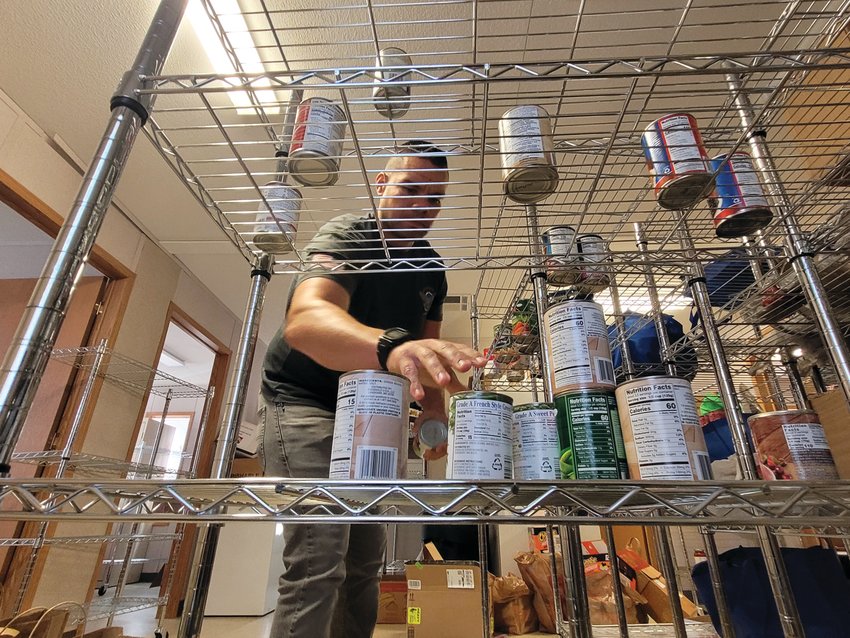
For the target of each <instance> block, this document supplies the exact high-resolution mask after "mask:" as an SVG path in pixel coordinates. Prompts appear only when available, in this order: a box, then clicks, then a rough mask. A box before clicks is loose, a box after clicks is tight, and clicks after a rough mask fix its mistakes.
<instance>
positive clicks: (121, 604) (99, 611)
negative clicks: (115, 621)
mask: <svg viewBox="0 0 850 638" xmlns="http://www.w3.org/2000/svg"><path fill="white" fill-rule="evenodd" d="M167 602H168V597H167V596H162V597H147V596H121V597H118V598H116V597H114V596H113V597H112V598H95V599H92V601H91V602H90V603H89V604H88V605H87V606H86V609H87V610H88V614H87V620H88V622H92V621H95V620H103V619H104V618H109V616H110V615H116V616H117V615H119V614H129V613H132V612H134V611H141V610H143V609H150V608H151V607H159V606H161V605H165V604H166V603H167Z"/></svg>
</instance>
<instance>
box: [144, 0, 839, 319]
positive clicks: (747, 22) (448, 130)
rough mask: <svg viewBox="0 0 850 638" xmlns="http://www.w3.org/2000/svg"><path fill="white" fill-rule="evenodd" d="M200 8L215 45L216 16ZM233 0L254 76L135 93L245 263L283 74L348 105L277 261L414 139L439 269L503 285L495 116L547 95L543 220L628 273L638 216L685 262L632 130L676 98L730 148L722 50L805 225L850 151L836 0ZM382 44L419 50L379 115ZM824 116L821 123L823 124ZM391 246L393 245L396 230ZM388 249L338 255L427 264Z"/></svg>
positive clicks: (694, 215)
mask: <svg viewBox="0 0 850 638" xmlns="http://www.w3.org/2000/svg"><path fill="white" fill-rule="evenodd" d="M520 5H521V6H520ZM207 6H208V10H209V12H210V14H211V15H212V16H213V18H214V20H215V21H216V22H217V24H218V28H219V32H220V33H222V34H224V35H223V37H224V39H225V40H226V41H227V40H228V38H227V37H226V34H227V31H226V29H225V26H224V25H225V24H228V21H227V17H228V16H225V15H220V14H217V13H216V12H215V8H214V7H215V5H214V4H210V3H209V2H208V3H207ZM580 7H582V9H581V11H579V8H580ZM242 9H243V11H242V13H243V17H244V18H245V21H246V24H247V26H248V30H249V34H250V36H251V39H252V41H253V43H254V45H255V47H256V48H257V50H258V51H259V52H260V55H261V58H262V60H263V64H264V67H265V69H266V71H265V72H264V73H242V74H239V73H236V74H233V75H230V74H228V75H218V76H216V75H183V76H178V75H172V76H160V77H155V78H154V77H151V78H147V79H146V86H147V88H146V91H148V92H152V93H156V94H158V98H157V99H158V101H157V108H156V110H155V112H154V114H153V117H152V121H151V126H150V127H149V130H148V134H149V136H150V137H151V139H152V140H153V141H154V143H155V145H156V146H157V147H158V148H159V149H160V151H161V152H162V153H163V155H164V156H165V157H166V158H167V159H168V160H169V162H170V163H171V164H172V166H173V167H174V168H175V170H177V172H178V174H180V175H181V176H182V178H183V179H184V181H185V182H186V183H187V185H188V186H189V187H190V189H192V190H193V192H195V193H196V195H198V196H199V199H201V201H202V202H203V203H205V205H206V207H207V209H208V210H209V211H210V212H211V214H212V215H213V218H214V220H215V221H216V223H218V224H219V225H220V226H221V227H222V228H223V230H224V231H225V232H226V233H227V235H228V237H230V239H231V240H232V241H233V242H234V243H235V244H236V245H237V246H238V248H239V249H240V251H241V252H242V253H243V254H244V255H245V256H246V258H248V259H251V258H252V257H253V255H254V253H255V252H256V247H255V246H254V245H253V244H252V238H253V227H254V218H255V215H256V214H257V211H258V209H259V208H265V207H267V206H268V201H267V200H266V199H265V198H264V197H263V195H262V191H261V190H260V188H259V187H260V186H261V185H262V184H264V183H266V182H268V181H270V180H272V179H274V178H275V177H276V176H277V175H278V173H277V171H278V168H277V160H276V159H275V152H276V151H277V150H278V147H279V139H278V137H279V134H280V131H281V129H282V122H283V110H284V109H285V105H286V103H287V102H288V99H289V89H291V88H301V89H304V90H305V91H306V93H305V95H306V96H322V97H328V98H331V99H334V100H336V101H337V102H340V103H343V104H344V106H345V107H346V110H347V112H348V114H349V115H350V117H349V118H348V120H349V121H348V129H347V133H346V136H345V140H344V144H343V151H342V153H341V157H340V158H339V159H340V167H341V170H340V172H339V182H338V184H337V185H336V186H333V187H328V188H315V187H309V188H308V187H304V188H301V189H300V190H301V192H302V195H303V201H302V210H301V213H300V219H299V222H298V231H297V235H296V236H295V237H294V238H293V239H294V240H295V246H296V252H295V253H291V254H289V255H278V257H277V264H276V269H277V270H278V271H279V272H300V271H303V270H305V269H310V268H311V265H310V263H309V262H308V260H307V257H306V254H305V252H304V247H305V245H306V242H307V241H308V240H309V238H311V237H312V236H313V234H314V233H315V232H316V230H317V229H318V228H319V227H320V226H321V225H322V224H323V223H324V222H326V221H327V220H328V219H330V218H332V217H334V216H336V215H338V214H340V213H343V212H355V213H364V214H365V213H369V212H372V211H373V208H372V206H373V204H372V197H373V196H374V183H375V176H376V175H377V173H378V172H379V171H380V170H381V168H382V167H383V164H384V162H385V161H386V159H387V157H388V156H389V155H390V154H391V153H393V151H394V149H395V147H396V146H397V144H398V143H399V142H401V141H403V140H407V139H411V138H416V139H419V138H426V139H430V140H431V141H433V142H435V143H437V144H439V145H440V146H441V147H442V148H444V149H445V150H446V151H447V152H448V153H449V154H450V156H449V161H450V166H451V169H450V171H449V179H448V185H447V187H448V193H447V196H446V198H445V199H444V201H443V212H442V214H441V216H440V218H439V219H438V221H437V222H436V224H435V226H434V227H433V229H432V230H431V233H430V235H429V237H430V239H431V242H432V244H433V246H434V247H435V249H437V251H438V252H440V253H441V254H442V255H443V257H444V265H445V266H446V267H448V268H473V267H482V266H483V267H491V268H494V269H499V270H493V271H492V275H490V274H489V273H488V279H489V280H490V281H487V282H484V283H485V285H484V286H483V288H484V289H485V290H491V289H492V290H496V289H498V290H502V291H504V290H511V291H512V290H514V289H515V288H516V282H517V277H519V276H521V272H511V269H521V268H526V267H528V266H529V265H530V264H532V263H533V259H532V258H531V257H530V251H529V249H528V245H527V236H528V224H527V217H526V215H525V210H524V207H522V206H518V205H514V204H509V203H506V202H505V199H504V197H503V194H502V174H501V170H500V160H501V152H500V149H499V132H498V120H499V118H500V117H501V116H502V114H503V113H504V112H505V111H507V110H508V109H509V108H511V107H513V106H515V105H520V104H536V105H539V106H542V107H544V108H545V109H546V110H547V111H548V112H549V114H550V119H551V124H552V127H553V129H554V141H555V148H556V151H557V163H558V169H559V173H560V181H559V184H558V189H557V192H555V193H554V194H552V195H551V196H549V198H547V199H546V200H545V201H543V202H542V203H541V204H539V206H538V208H539V211H540V221H541V227H542V228H545V227H546V226H547V225H551V224H555V223H568V224H570V225H573V226H575V227H576V228H577V230H578V232H579V233H594V234H600V235H602V236H603V238H604V239H605V240H606V241H607V242H608V245H609V248H610V250H611V254H612V259H613V264H612V266H613V267H615V268H616V269H618V270H622V271H623V272H624V273H628V272H630V270H633V268H634V263H635V260H636V257H637V253H636V252H635V251H634V250H633V248H631V246H632V244H633V242H632V241H631V238H630V237H629V232H628V230H629V228H628V224H629V223H630V222H633V221H642V222H644V224H645V226H646V230H647V233H648V234H649V236H650V237H651V239H652V240H653V242H654V249H653V257H652V260H653V265H654V266H656V267H659V268H663V267H665V266H667V267H671V266H672V265H673V264H675V263H680V264H684V263H686V262H687V261H688V259H687V257H686V256H685V255H684V254H683V253H682V251H681V250H680V249H679V248H678V246H677V245H676V241H675V229H676V227H677V223H676V222H675V221H674V217H673V216H672V215H671V214H670V213H669V212H668V211H663V210H659V209H658V207H657V205H656V204H655V200H654V196H653V194H652V190H651V188H650V183H649V176H648V174H647V171H646V168H645V165H644V160H643V154H642V151H641V147H640V133H641V132H642V130H643V129H644V128H645V127H646V126H647V125H648V124H649V123H650V122H652V121H653V120H654V119H656V118H657V117H659V116H662V115H664V114H666V113H669V112H676V111H682V110H685V111H688V112H690V113H692V114H694V116H695V117H696V118H697V120H698V122H699V124H700V127H701V130H702V133H703V137H704V139H705V141H706V144H707V146H708V147H709V149H710V151H711V153H714V152H721V151H729V150H731V149H732V148H743V146H744V145H743V142H744V134H743V133H744V132H743V131H742V130H741V127H740V125H739V122H738V119H737V115H736V113H735V112H734V111H733V110H732V109H731V108H730V95H729V91H728V88H727V86H726V82H725V80H724V77H723V74H724V73H725V72H727V71H728V70H729V69H728V68H727V66H726V65H731V68H732V69H733V70H735V71H736V72H740V73H741V74H742V75H743V76H744V78H745V83H746V90H747V92H748V95H749V97H750V99H751V100H752V102H753V103H754V105H755V108H756V110H757V112H758V113H759V114H760V115H761V117H760V124H761V125H763V126H764V127H765V129H766V130H767V134H768V139H769V141H770V144H771V148H772V150H773V153H774V155H775V157H776V161H777V165H778V168H779V171H780V173H781V175H782V179H783V182H784V185H785V187H786V189H787V191H788V192H789V195H790V197H791V200H792V202H793V205H794V209H795V211H796V213H797V215H798V216H799V217H800V219H801V221H802V224H803V227H804V229H805V230H807V231H814V230H815V229H817V228H818V227H819V226H820V225H821V224H822V223H823V222H825V221H826V220H827V219H829V218H830V217H831V216H832V215H834V214H835V211H836V207H837V206H838V205H839V204H840V202H842V201H844V198H843V191H841V189H840V188H838V187H834V186H831V185H830V183H829V180H825V179H824V178H825V177H826V176H827V174H828V173H829V172H830V170H831V169H833V168H834V167H836V166H838V165H839V164H840V163H841V161H842V158H843V157H845V156H846V152H847V142H846V140H847V136H846V135H845V132H846V130H847V127H848V126H850V110H848V106H849V105H850V98H849V97H848V94H847V93H848V91H847V88H846V83H844V81H843V80H844V75H843V74H845V73H846V72H847V69H848V67H850V57H848V49H847V48H846V46H847V45H848V44H850V42H844V41H843V40H841V36H840V33H841V28H842V27H843V26H844V21H845V20H846V17H847V7H846V2H838V1H811V2H805V3H796V2H775V1H763V2H755V3H753V2H735V1H731V0H725V1H717V0H704V1H701V2H676V1H673V0H665V1H663V2H658V1H652V2H650V1H648V0H637V1H635V2H631V3H629V5H628V8H627V9H623V8H622V4H621V3H612V2H602V3H593V4H592V7H588V6H585V5H584V3H582V4H580V3H578V2H557V3H555V2H546V1H543V0H535V2H533V3H532V2H525V1H522V2H518V3H516V2H515V3H507V2H496V1H493V2H485V1H465V2H461V1H457V2H455V1H435V2H415V3H410V2H387V3H377V2H367V3H352V4H347V3H340V2H311V3H309V5H307V4H305V6H301V5H300V4H299V5H298V6H297V8H296V7H293V6H290V5H287V6H286V7H285V8H284V7H283V3H279V2H271V0H246V1H245V2H243V3H242ZM836 33H838V34H839V37H838V38H837V39H836V38H833V37H832V36H833V35H835V34H836ZM842 45H844V48H842ZM386 46H401V47H402V48H404V49H405V50H406V51H407V52H408V53H409V54H410V55H411V58H412V62H413V64H412V66H411V67H409V68H408V67H405V69H404V71H405V74H404V75H402V76H401V77H400V79H398V80H397V81H396V83H407V84H410V85H411V86H412V94H413V98H412V100H411V107H410V110H409V112H408V113H407V114H406V115H405V116H404V117H403V118H401V119H397V120H387V119H384V118H382V117H381V116H380V115H379V114H378V113H377V111H376V109H375V108H374V106H375V101H374V99H373V98H372V96H371V88H372V84H373V74H374V72H375V70H376V68H375V67H374V66H373V65H374V57H375V53H376V51H377V50H378V49H380V48H383V47H386ZM229 48H230V50H231V52H232V54H233V55H235V56H236V57H237V58H238V54H239V51H238V50H233V47H232V45H231V46H229ZM243 90H247V91H249V92H250V93H251V94H252V95H253V99H254V102H255V103H256V106H254V107H253V108H252V109H249V111H251V112H252V114H251V115H243V114H240V112H239V110H238V109H237V107H236V106H234V105H233V104H232V103H231V102H230V101H229V99H228V95H227V94H228V93H232V92H235V91H243ZM261 97H263V98H264V99H266V101H265V102H263V101H262V100H261V99H260V98H261ZM824 116H827V117H828V118H829V121H830V123H831V124H832V125H833V126H832V129H831V132H829V131H825V130H821V129H823V127H822V126H819V125H818V124H819V123H822V122H823V119H822V118H823V117H824ZM357 149H359V154H358V152H357ZM358 155H359V157H358ZM360 159H362V165H361V163H360V161H359V160H360ZM370 189H372V195H371V196H370ZM687 219H688V223H689V225H690V231H691V234H692V236H693V237H694V239H695V240H696V243H697V250H698V255H699V258H700V259H701V260H704V261H709V260H711V259H713V258H715V257H717V256H718V255H720V254H722V253H724V252H726V251H727V250H728V249H729V248H730V247H733V246H735V245H736V242H734V241H732V242H729V241H721V240H718V239H717V238H716V236H715V234H714V229H713V225H712V224H711V221H710V213H709V211H708V209H707V207H706V206H705V205H704V203H700V204H698V205H697V206H695V207H694V209H693V210H690V211H688V212H687ZM780 226H781V224H780V223H779V221H778V216H777V217H775V218H774V222H773V223H772V224H771V226H770V227H768V228H767V229H766V230H765V237H766V239H768V240H771V241H772V240H773V239H774V238H776V237H778V236H781V235H782V230H781V228H780ZM387 242H388V244H389V246H390V247H392V246H393V237H392V234H391V232H388V237H387ZM390 252H391V253H392V259H390V260H387V261H377V262H376V261H366V260H358V259H357V257H352V258H351V259H349V260H348V263H346V264H345V265H344V266H343V267H341V268H343V269H369V270H387V269H389V270H392V269H396V268H404V267H410V266H413V267H420V268H435V267H438V265H435V264H433V263H428V262H422V261H417V258H415V257H409V256H408V257H405V256H404V255H403V254H400V253H401V251H393V250H391V251H390ZM506 269H507V270H506ZM485 296H486V295H485ZM480 302H483V305H485V306H486V305H488V304H489V302H488V301H487V300H486V299H480ZM492 305H499V304H498V302H496V301H493V302H492ZM501 308H502V309H504V308H505V305H501Z"/></svg>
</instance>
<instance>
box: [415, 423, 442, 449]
mask: <svg viewBox="0 0 850 638" xmlns="http://www.w3.org/2000/svg"><path fill="white" fill-rule="evenodd" d="M448 437H449V428H448V426H447V425H446V424H445V423H443V422H442V421H438V420H437V419H427V420H425V421H423V422H422V425H420V426H419V437H418V438H417V439H414V441H413V451H414V453H415V454H416V456H418V457H420V458H421V457H423V456H425V452H427V451H428V450H433V449H434V448H435V447H437V446H438V445H440V444H441V443H445V442H446V440H447V439H448Z"/></svg>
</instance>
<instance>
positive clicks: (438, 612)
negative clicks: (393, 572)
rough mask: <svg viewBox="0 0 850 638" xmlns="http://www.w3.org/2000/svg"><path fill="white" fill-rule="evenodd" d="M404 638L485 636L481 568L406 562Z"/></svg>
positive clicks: (464, 564)
mask: <svg viewBox="0 0 850 638" xmlns="http://www.w3.org/2000/svg"><path fill="white" fill-rule="evenodd" d="M405 575H406V576H407V638H478V637H479V636H483V635H484V619H483V617H482V613H481V567H480V565H479V564H478V563H474V562H471V561H449V562H444V563H420V562H414V563H408V564H407V565H405Z"/></svg>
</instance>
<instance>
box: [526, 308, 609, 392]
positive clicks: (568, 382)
mask: <svg viewBox="0 0 850 638" xmlns="http://www.w3.org/2000/svg"><path fill="white" fill-rule="evenodd" d="M543 339H545V340H546V344H547V346H548V351H549V352H551V353H552V365H551V366H550V368H551V369H550V370H549V375H550V377H551V378H552V388H553V391H554V393H555V396H558V395H559V394H563V393H565V392H571V391H574V390H602V389H605V390H612V389H613V388H614V386H615V385H616V383H617V381H616V379H615V377H614V366H613V364H612V360H611V345H610V344H609V342H608V327H607V326H606V325H605V313H604V311H603V310H602V306H600V305H599V304H598V303H596V302H594V301H580V300H575V299H571V300H567V301H562V302H561V303H559V304H556V305H554V306H550V307H549V308H548V309H547V310H546V312H545V314H544V315H543Z"/></svg>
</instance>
